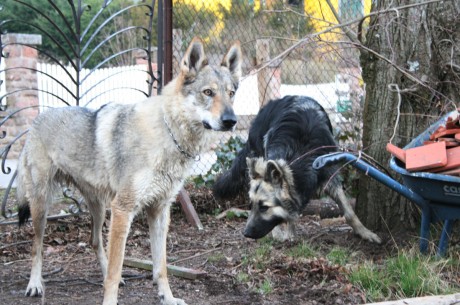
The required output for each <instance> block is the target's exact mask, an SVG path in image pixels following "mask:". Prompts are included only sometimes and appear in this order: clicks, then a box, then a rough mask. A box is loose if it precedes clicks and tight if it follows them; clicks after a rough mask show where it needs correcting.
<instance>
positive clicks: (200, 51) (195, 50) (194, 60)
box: [180, 37, 208, 74]
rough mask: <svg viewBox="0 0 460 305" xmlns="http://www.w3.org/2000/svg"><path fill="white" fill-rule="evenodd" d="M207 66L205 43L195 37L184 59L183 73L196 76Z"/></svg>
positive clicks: (182, 62) (182, 61)
mask: <svg viewBox="0 0 460 305" xmlns="http://www.w3.org/2000/svg"><path fill="white" fill-rule="evenodd" d="M206 65H208V59H207V57H206V55H205V54H204V47H203V41H202V40H201V39H200V38H198V37H195V38H193V40H192V42H191V43H190V45H189V46H188V48H187V51H185V54H184V56H183V57H182V60H181V63H180V68H181V71H182V72H183V73H186V74H187V73H193V74H196V73H198V71H200V70H201V69H202V68H203V67H204V66H206Z"/></svg>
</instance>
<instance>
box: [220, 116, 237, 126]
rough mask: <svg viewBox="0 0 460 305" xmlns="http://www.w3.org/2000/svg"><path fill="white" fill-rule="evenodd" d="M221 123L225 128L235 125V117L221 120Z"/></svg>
mask: <svg viewBox="0 0 460 305" xmlns="http://www.w3.org/2000/svg"><path fill="white" fill-rule="evenodd" d="M222 124H224V127H225V128H227V129H230V128H232V127H233V126H235V125H236V118H235V119H225V120H222Z"/></svg>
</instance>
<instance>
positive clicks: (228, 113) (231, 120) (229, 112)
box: [222, 108, 237, 129]
mask: <svg viewBox="0 0 460 305" xmlns="http://www.w3.org/2000/svg"><path fill="white" fill-rule="evenodd" d="M236 121H237V120H236V115H235V113H234V112H233V109H231V108H227V109H225V112H224V114H223V115H222V125H223V127H224V128H225V129H231V128H232V127H233V126H235V124H236Z"/></svg>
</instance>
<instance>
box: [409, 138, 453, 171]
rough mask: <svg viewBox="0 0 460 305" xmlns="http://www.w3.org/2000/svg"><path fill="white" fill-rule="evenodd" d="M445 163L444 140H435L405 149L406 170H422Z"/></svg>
mask: <svg viewBox="0 0 460 305" xmlns="http://www.w3.org/2000/svg"><path fill="white" fill-rule="evenodd" d="M446 164H447V153H446V143H445V142H436V143H433V144H428V145H423V146H418V147H414V148H410V149H407V150H406V169H407V170H408V171H422V170H426V169H431V168H436V167H441V166H445V165H446Z"/></svg>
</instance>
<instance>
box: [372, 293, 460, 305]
mask: <svg viewBox="0 0 460 305" xmlns="http://www.w3.org/2000/svg"><path fill="white" fill-rule="evenodd" d="M453 304H460V293H456V294H449V295H435V296H426V297H419V298H410V299H404V300H396V301H386V302H379V303H367V304H365V305H453Z"/></svg>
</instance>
